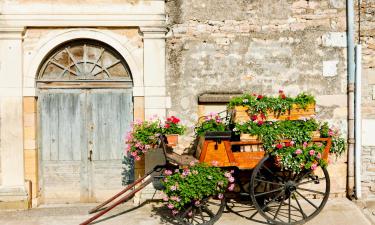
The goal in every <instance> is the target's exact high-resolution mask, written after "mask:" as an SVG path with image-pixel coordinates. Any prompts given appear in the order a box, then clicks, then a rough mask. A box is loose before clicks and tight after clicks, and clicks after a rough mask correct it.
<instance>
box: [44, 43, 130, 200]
mask: <svg viewBox="0 0 375 225" xmlns="http://www.w3.org/2000/svg"><path fill="white" fill-rule="evenodd" d="M37 87H38V121H39V123H38V124H39V132H38V134H39V138H38V139H39V149H40V150H39V153H40V156H39V158H40V161H39V162H40V166H39V170H40V189H41V198H42V201H44V202H46V203H53V202H93V201H101V200H103V199H104V198H107V197H108V196H110V195H112V194H113V193H114V192H116V191H118V190H119V189H120V188H121V184H122V183H121V181H122V177H121V173H122V171H123V169H122V167H123V165H122V159H123V157H124V156H123V150H124V147H125V146H124V140H123V135H124V133H125V132H126V130H129V129H130V123H131V121H132V120H133V100H132V77H131V72H130V70H129V67H128V65H127V63H126V61H125V60H124V59H123V58H122V57H121V55H120V54H119V53H118V52H116V51H115V50H114V49H113V48H111V47H110V46H108V45H106V44H105V43H102V42H98V41H94V40H91V39H77V40H74V41H69V42H66V43H63V44H61V45H59V46H58V47H56V48H55V49H53V50H52V51H51V52H50V54H48V56H47V57H46V58H45V59H44V62H43V63H42V65H41V66H40V69H39V72H38V78H37ZM126 167H127V168H126V169H127V171H128V173H127V174H128V176H129V177H128V179H132V177H131V176H132V175H133V173H132V172H131V170H132V165H131V162H130V164H129V165H127V166H126Z"/></svg>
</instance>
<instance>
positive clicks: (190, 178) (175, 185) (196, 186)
mask: <svg viewBox="0 0 375 225" xmlns="http://www.w3.org/2000/svg"><path fill="white" fill-rule="evenodd" d="M164 174H165V178H164V180H163V182H162V183H163V185H164V187H165V188H164V191H163V192H164V194H165V197H164V198H163V200H164V202H165V204H166V205H167V207H168V208H169V209H170V210H172V213H173V214H174V215H176V214H178V213H179V212H180V211H181V210H183V209H186V208H187V207H189V206H191V205H193V206H194V205H198V204H199V202H200V201H202V199H203V198H205V197H208V196H217V198H219V199H221V198H223V197H224V193H225V191H226V190H227V189H228V190H230V191H232V190H233V189H234V178H233V176H232V173H231V172H228V171H224V170H222V169H220V168H219V167H215V166H209V165H207V164H205V163H198V164H195V162H192V163H191V164H190V167H189V168H184V169H176V170H175V171H171V170H166V171H165V172H164Z"/></svg>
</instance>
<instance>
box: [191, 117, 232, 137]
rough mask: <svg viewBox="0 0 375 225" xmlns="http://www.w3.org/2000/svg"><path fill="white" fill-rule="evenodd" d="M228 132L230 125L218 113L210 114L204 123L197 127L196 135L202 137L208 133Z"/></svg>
mask: <svg viewBox="0 0 375 225" xmlns="http://www.w3.org/2000/svg"><path fill="white" fill-rule="evenodd" d="M226 130H229V129H228V124H227V123H226V121H225V120H223V119H222V118H221V117H220V116H219V114H217V113H210V114H209V115H208V116H205V117H204V120H203V121H201V122H200V123H199V124H198V125H197V126H195V133H196V135H197V136H202V135H204V134H205V133H206V132H207V131H226Z"/></svg>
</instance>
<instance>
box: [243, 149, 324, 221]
mask: <svg viewBox="0 0 375 225" xmlns="http://www.w3.org/2000/svg"><path fill="white" fill-rule="evenodd" d="M329 191H330V180H329V175H328V172H327V170H326V168H321V167H319V168H317V169H316V170H314V171H312V170H305V171H302V172H300V173H298V174H297V173H294V172H292V171H280V169H278V167H277V166H275V163H274V162H273V160H272V159H271V158H269V156H266V157H265V158H264V159H262V161H261V162H260V163H259V164H258V165H257V167H256V168H255V169H254V171H253V173H252V176H251V181H250V196H251V200H252V202H253V204H254V206H255V208H256V209H257V211H258V212H259V213H260V214H261V215H262V216H263V217H264V218H265V219H266V220H267V221H269V222H270V223H272V224H293V225H294V224H303V223H305V222H307V221H308V220H310V219H312V218H313V217H314V216H316V215H317V214H319V212H320V211H321V210H322V209H323V207H324V205H325V204H326V202H327V200H328V196H329Z"/></svg>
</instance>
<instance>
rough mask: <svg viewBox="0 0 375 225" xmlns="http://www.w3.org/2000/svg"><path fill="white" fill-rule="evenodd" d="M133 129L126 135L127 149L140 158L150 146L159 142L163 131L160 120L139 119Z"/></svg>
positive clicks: (135, 157)
mask: <svg viewBox="0 0 375 225" xmlns="http://www.w3.org/2000/svg"><path fill="white" fill-rule="evenodd" d="M132 128H133V129H132V131H130V132H128V134H127V135H126V141H125V142H126V144H127V149H126V151H127V152H129V153H130V155H131V156H133V157H134V159H135V160H140V159H141V156H142V155H144V153H146V152H147V151H148V150H149V149H150V148H152V147H153V146H154V145H156V144H157V143H158V137H159V135H160V133H161V132H162V129H161V127H160V120H159V119H155V120H150V121H143V122H142V121H140V120H137V121H135V122H134V123H133V124H132Z"/></svg>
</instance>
